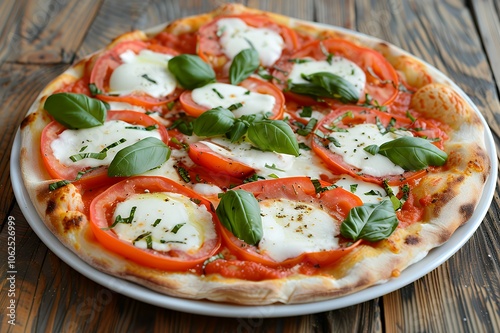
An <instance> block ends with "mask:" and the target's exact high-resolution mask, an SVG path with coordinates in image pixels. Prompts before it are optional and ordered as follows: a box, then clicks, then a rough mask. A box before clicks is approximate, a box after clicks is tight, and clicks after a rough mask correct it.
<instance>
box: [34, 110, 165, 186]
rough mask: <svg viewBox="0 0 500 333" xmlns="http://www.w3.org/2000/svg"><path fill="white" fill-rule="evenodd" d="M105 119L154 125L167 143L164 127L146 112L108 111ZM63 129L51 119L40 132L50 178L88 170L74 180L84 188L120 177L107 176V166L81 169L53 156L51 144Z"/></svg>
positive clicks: (64, 177)
mask: <svg viewBox="0 0 500 333" xmlns="http://www.w3.org/2000/svg"><path fill="white" fill-rule="evenodd" d="M106 120H107V121H110V120H122V121H125V122H127V123H130V124H131V125H141V126H145V127H147V126H152V125H156V126H157V128H158V131H159V133H160V136H161V138H162V141H163V142H165V143H168V132H167V130H166V129H165V127H164V126H162V125H161V124H160V123H158V122H157V121H156V120H154V119H153V118H151V117H149V116H147V115H146V114H143V113H140V112H135V111H108V113H107V119H106ZM64 130H66V127H64V126H63V125H61V124H60V123H58V122H57V121H52V122H51V123H49V124H48V125H47V126H46V127H45V128H44V130H43V132H42V138H41V150H42V157H43V162H44V164H45V167H46V169H47V171H48V172H49V174H50V176H51V177H52V178H55V179H66V180H74V179H76V177H77V175H78V173H79V172H80V171H88V172H86V173H85V174H84V175H83V176H82V177H81V178H80V179H79V180H77V181H75V184H79V185H82V186H84V187H86V188H87V187H88V188H92V187H96V186H101V185H104V184H110V183H115V182H117V181H119V180H120V179H122V178H115V177H108V174H107V166H102V167H99V168H97V169H94V170H91V171H89V170H90V169H88V170H82V169H81V167H79V166H74V165H65V164H62V163H61V162H59V160H58V159H57V158H56V157H55V156H54V151H53V150H52V147H51V144H52V142H53V141H54V140H55V139H57V137H58V136H59V134H61V133H62V132H63V131H64Z"/></svg>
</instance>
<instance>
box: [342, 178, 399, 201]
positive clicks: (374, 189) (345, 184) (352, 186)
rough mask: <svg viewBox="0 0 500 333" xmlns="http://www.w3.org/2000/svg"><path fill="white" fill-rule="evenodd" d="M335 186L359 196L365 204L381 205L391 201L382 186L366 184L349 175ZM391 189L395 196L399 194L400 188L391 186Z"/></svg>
mask: <svg viewBox="0 0 500 333" xmlns="http://www.w3.org/2000/svg"><path fill="white" fill-rule="evenodd" d="M335 185H337V186H338V187H342V188H343V189H344V190H346V191H349V192H352V193H353V194H355V195H357V196H358V197H359V198H360V199H361V201H363V203H379V202H380V201H382V200H388V199H389V197H388V196H387V192H386V191H385V190H384V188H383V187H382V186H379V185H377V184H373V183H368V182H364V181H361V180H358V179H356V178H354V177H351V176H348V175H345V176H342V178H341V179H339V180H338V181H336V182H335ZM391 189H392V192H393V193H394V195H397V194H398V192H399V186H391Z"/></svg>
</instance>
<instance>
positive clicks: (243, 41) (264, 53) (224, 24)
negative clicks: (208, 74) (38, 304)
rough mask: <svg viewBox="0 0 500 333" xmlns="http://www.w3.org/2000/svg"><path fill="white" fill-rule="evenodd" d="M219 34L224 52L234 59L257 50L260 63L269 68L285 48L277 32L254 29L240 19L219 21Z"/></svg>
mask: <svg viewBox="0 0 500 333" xmlns="http://www.w3.org/2000/svg"><path fill="white" fill-rule="evenodd" d="M217 32H218V35H220V39H219V43H220V45H221V47H222V51H223V52H224V54H225V55H226V56H227V57H228V58H229V59H233V58H234V57H235V56H236V55H237V54H238V53H239V52H241V51H242V50H244V49H248V48H251V47H253V48H255V50H256V51H257V52H258V53H259V58H260V62H261V64H262V65H264V66H266V67H268V66H271V65H273V64H274V63H275V62H276V60H278V59H279V58H280V57H281V52H282V51H283V48H284V47H285V42H284V40H283V38H282V37H281V36H280V34H278V33H277V32H275V31H273V30H271V29H267V28H253V27H250V26H248V25H247V24H246V23H245V22H244V21H243V20H240V19H238V18H225V19H221V20H219V21H217Z"/></svg>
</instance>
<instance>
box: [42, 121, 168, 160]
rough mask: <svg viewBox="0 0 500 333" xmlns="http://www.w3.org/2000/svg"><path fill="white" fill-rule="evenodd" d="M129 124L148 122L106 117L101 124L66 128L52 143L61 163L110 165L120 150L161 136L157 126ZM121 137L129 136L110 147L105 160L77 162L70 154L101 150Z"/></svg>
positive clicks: (51, 145) (55, 154)
mask: <svg viewBox="0 0 500 333" xmlns="http://www.w3.org/2000/svg"><path fill="white" fill-rule="evenodd" d="M127 127H140V128H144V126H137V125H131V124H129V123H126V122H124V121H121V120H112V121H106V122H105V123H104V124H103V125H101V126H96V127H91V128H82V129H67V130H64V131H63V132H62V133H61V134H59V136H58V137H57V139H55V140H54V141H52V143H51V144H50V147H51V149H52V152H53V153H54V156H55V158H56V159H57V160H59V162H60V163H61V164H64V165H67V166H78V167H81V168H82V169H83V168H86V167H98V166H101V165H109V164H110V163H111V161H112V160H113V158H114V157H115V155H116V153H117V152H118V151H119V150H121V149H123V148H125V147H128V146H130V145H132V144H134V143H136V142H138V141H140V140H142V139H144V138H147V137H154V138H157V139H161V136H160V133H159V132H158V131H157V130H152V131H146V130H140V129H129V128H127ZM121 139H126V141H125V142H123V143H120V144H119V145H117V146H116V147H113V148H110V149H109V150H108V151H107V152H106V158H104V159H103V160H99V159H95V158H84V159H82V160H79V161H76V162H73V161H72V160H71V159H70V156H72V155H76V154H84V153H99V152H100V151H101V150H103V149H104V148H106V147H107V146H109V145H111V144H113V143H115V142H118V141H119V140H121Z"/></svg>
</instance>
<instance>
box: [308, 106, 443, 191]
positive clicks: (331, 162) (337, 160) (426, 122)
mask: <svg viewBox="0 0 500 333" xmlns="http://www.w3.org/2000/svg"><path fill="white" fill-rule="evenodd" d="M377 121H378V122H379V123H380V125H381V126H383V127H388V126H389V124H391V122H392V126H393V127H394V128H405V129H407V130H409V131H410V132H412V134H413V135H414V136H424V137H427V138H435V139H439V141H435V142H434V144H435V145H436V146H437V147H438V148H442V144H443V141H444V140H445V139H447V136H446V133H445V132H444V131H443V130H441V129H440V128H439V125H438V123H439V122H438V121H436V120H431V119H416V121H412V120H411V119H410V118H407V117H401V116H396V115H391V114H388V113H386V112H381V111H378V110H375V109H371V108H366V107H359V106H344V107H341V108H338V109H336V110H335V111H333V112H331V113H330V114H329V115H328V116H326V117H325V118H323V119H322V120H321V121H320V122H319V123H318V126H317V129H318V130H320V131H321V132H322V133H323V134H324V136H325V138H320V137H318V136H317V135H315V136H314V138H313V140H312V148H313V150H314V152H315V153H316V154H317V155H318V156H320V157H321V158H322V159H323V161H324V162H325V163H326V164H327V165H328V166H329V167H330V169H331V170H332V171H334V172H336V173H338V174H349V175H351V176H352V177H355V178H358V179H361V180H363V181H367V182H372V183H377V184H382V183H383V181H384V180H387V181H388V182H389V184H390V185H400V184H402V183H406V182H408V181H410V180H412V179H418V178H421V177H423V176H424V175H425V174H427V170H419V171H406V172H404V173H403V174H398V175H387V176H383V177H377V176H372V175H369V174H365V173H362V172H361V170H360V169H359V168H356V167H354V166H352V165H349V164H347V163H346V162H344V159H343V157H342V156H341V155H339V154H337V153H334V152H332V151H331V150H330V149H328V148H327V147H328V144H329V140H328V139H327V137H328V136H329V135H330V134H331V133H332V132H333V130H331V129H329V128H331V126H332V125H334V127H336V128H339V129H344V130H345V129H348V128H349V127H352V126H355V125H358V124H366V123H371V124H375V123H377ZM360 149H363V148H360Z"/></svg>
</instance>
